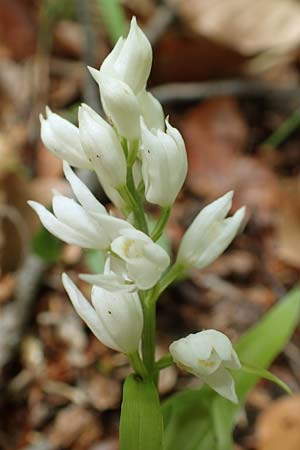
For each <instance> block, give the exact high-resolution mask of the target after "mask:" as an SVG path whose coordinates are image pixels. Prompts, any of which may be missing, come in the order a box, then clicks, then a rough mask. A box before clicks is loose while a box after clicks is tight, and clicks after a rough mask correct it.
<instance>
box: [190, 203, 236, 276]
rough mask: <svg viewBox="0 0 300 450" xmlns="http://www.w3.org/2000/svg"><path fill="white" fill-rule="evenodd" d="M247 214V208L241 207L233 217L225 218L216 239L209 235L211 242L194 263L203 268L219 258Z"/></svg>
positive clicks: (208, 239)
mask: <svg viewBox="0 0 300 450" xmlns="http://www.w3.org/2000/svg"><path fill="white" fill-rule="evenodd" d="M244 215H245V208H240V209H239V210H238V211H237V212H236V213H235V214H234V216H232V217H229V218H227V219H225V220H224V221H223V222H222V223H221V224H220V225H219V228H218V230H217V232H216V233H215V236H214V239H210V238H209V237H207V241H208V242H211V244H210V245H208V246H207V247H206V248H205V249H204V251H203V252H202V253H200V255H199V256H198V258H197V260H196V261H195V262H194V265H195V266H196V267H197V268H199V269H201V268H204V267H207V266H208V265H209V264H211V263H212V262H213V261H214V260H215V259H216V258H218V257H219V256H220V255H221V254H222V253H223V252H224V251H225V250H226V248H227V247H228V246H229V245H230V244H231V242H232V241H233V239H234V238H235V237H236V235H237V233H238V231H239V229H240V227H241V224H242V221H243V219H244Z"/></svg>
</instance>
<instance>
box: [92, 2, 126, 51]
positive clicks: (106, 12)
mask: <svg viewBox="0 0 300 450" xmlns="http://www.w3.org/2000/svg"><path fill="white" fill-rule="evenodd" d="M98 4H99V8H100V10H101V15H102V17H103V20H104V23H105V27H106V30H107V33H108V35H109V38H110V41H111V43H112V44H115V43H116V42H117V40H118V39H119V37H120V36H122V35H123V34H125V32H126V30H127V28H128V25H127V20H126V16H125V13H124V10H123V7H122V6H121V4H120V2H119V0H98Z"/></svg>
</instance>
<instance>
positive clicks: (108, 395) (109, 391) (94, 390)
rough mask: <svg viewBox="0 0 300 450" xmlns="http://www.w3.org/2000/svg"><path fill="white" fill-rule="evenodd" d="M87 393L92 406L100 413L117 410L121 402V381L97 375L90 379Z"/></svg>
mask: <svg viewBox="0 0 300 450" xmlns="http://www.w3.org/2000/svg"><path fill="white" fill-rule="evenodd" d="M87 393H88V397H89V400H90V402H91V404H92V405H93V406H94V407H95V408H96V409H98V410H99V411H105V410H107V409H116V408H118V407H119V405H120V402H121V385H120V383H119V381H117V380H115V379H113V378H111V377H105V376H103V375H101V374H95V375H93V376H92V377H91V378H90V379H89V381H88V384H87Z"/></svg>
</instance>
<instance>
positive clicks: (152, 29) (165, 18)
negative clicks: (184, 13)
mask: <svg viewBox="0 0 300 450" xmlns="http://www.w3.org/2000/svg"><path fill="white" fill-rule="evenodd" d="M174 18H175V13H174V11H173V9H172V8H170V7H169V6H167V5H163V6H160V7H158V8H156V12H155V14H154V16H153V17H152V18H151V19H150V20H149V22H148V23H147V25H146V26H145V27H144V32H145V34H146V35H147V37H148V39H149V41H150V42H151V44H152V45H155V44H156V42H157V41H159V39H160V38H161V37H162V36H163V34H164V33H165V31H166V29H167V28H168V27H169V26H170V25H171V23H172V22H173V20H174Z"/></svg>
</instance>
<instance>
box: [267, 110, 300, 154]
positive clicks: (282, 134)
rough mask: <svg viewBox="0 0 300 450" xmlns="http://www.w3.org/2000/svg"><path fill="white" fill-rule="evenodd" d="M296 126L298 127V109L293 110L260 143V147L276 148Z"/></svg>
mask: <svg viewBox="0 0 300 450" xmlns="http://www.w3.org/2000/svg"><path fill="white" fill-rule="evenodd" d="M298 127H300V113H299V111H295V112H294V113H293V114H292V115H291V116H290V117H288V118H287V119H286V120H285V121H284V122H283V123H282V124H281V125H280V127H279V128H278V129H277V130H276V131H274V133H272V134H271V136H269V137H268V139H266V140H265V141H264V142H263V143H262V147H271V148H278V147H279V145H280V144H281V143H282V142H283V141H284V140H285V139H287V137H288V136H289V135H290V134H291V133H292V132H293V131H295V130H296V129H297V128H298Z"/></svg>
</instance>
